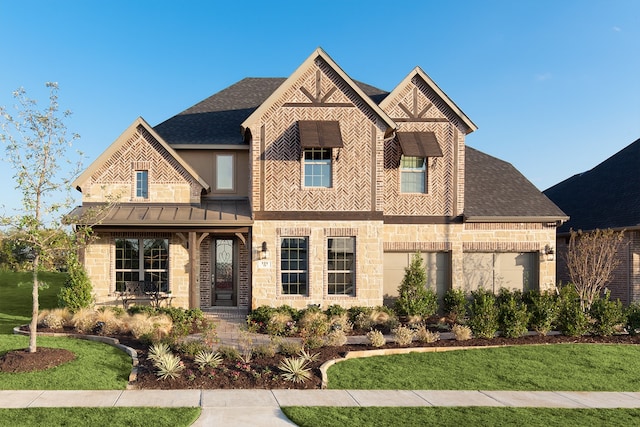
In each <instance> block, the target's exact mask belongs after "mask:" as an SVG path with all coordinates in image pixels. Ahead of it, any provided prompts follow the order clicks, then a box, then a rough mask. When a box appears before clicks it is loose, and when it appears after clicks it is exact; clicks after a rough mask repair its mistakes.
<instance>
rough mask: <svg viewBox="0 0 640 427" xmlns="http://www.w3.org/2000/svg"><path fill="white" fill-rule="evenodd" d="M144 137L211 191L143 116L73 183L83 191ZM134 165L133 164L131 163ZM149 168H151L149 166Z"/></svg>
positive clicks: (200, 184) (201, 187) (201, 188)
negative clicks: (119, 153) (113, 159)
mask: <svg viewBox="0 0 640 427" xmlns="http://www.w3.org/2000/svg"><path fill="white" fill-rule="evenodd" d="M138 138H142V139H144V140H145V141H146V142H147V143H148V144H152V145H153V144H157V145H158V147H157V148H159V149H162V150H165V151H166V152H167V154H168V155H169V158H170V163H171V164H172V166H173V167H174V168H176V170H179V171H183V172H182V173H184V174H185V175H186V176H185V178H186V179H188V180H191V181H193V182H194V183H196V185H197V186H199V187H200V191H201V190H205V191H207V192H209V191H210V190H211V186H210V185H209V184H207V183H206V182H205V181H204V179H202V178H201V177H200V176H199V175H198V174H197V173H196V172H195V171H194V170H193V168H191V166H189V164H187V163H186V162H185V161H184V160H182V158H181V157H180V156H179V155H178V154H177V153H176V151H175V150H174V149H173V148H171V147H170V146H169V144H167V143H166V142H165V141H164V140H163V139H162V137H160V135H158V134H157V133H156V132H155V131H154V130H153V128H152V127H151V126H149V124H148V123H147V122H146V121H145V120H144V119H143V118H142V117H138V118H137V119H136V120H135V121H134V122H133V123H132V124H131V125H130V126H129V127H128V128H127V129H126V130H125V131H124V132H123V133H122V134H121V135H120V136H119V137H118V138H117V139H116V140H115V141H114V142H113V143H112V144H111V145H110V146H109V148H107V149H106V150H105V151H104V152H103V153H102V154H101V155H100V156H99V157H98V158H97V159H96V160H95V161H94V162H93V163H91V165H90V166H89V167H88V168H87V169H86V170H85V171H84V172H83V173H82V174H80V176H78V178H76V179H75V180H74V181H73V183H72V184H71V185H72V186H73V187H74V188H76V189H77V190H78V191H80V192H82V187H83V186H84V185H85V184H86V183H87V182H90V181H91V180H92V177H93V176H94V175H95V174H96V173H100V172H101V170H103V169H105V166H106V165H107V162H109V160H111V159H112V158H113V157H114V156H117V154H118V152H119V151H120V150H121V149H123V148H124V147H126V146H127V145H131V144H132V143H133V142H135V141H133V140H134V139H138ZM139 162H145V163H146V159H137V160H136V162H135V163H139ZM128 166H132V167H133V164H129V165H128ZM147 169H149V168H147Z"/></svg>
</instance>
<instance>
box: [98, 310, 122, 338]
mask: <svg viewBox="0 0 640 427" xmlns="http://www.w3.org/2000/svg"><path fill="white" fill-rule="evenodd" d="M95 321H96V326H95V327H94V331H95V332H96V333H98V334H104V335H114V334H118V333H120V332H122V330H123V329H124V328H123V325H124V322H123V320H122V318H121V317H119V316H118V314H117V313H116V312H115V311H113V310H111V309H110V308H108V307H103V308H102V309H100V310H98V311H97V312H96V316H95Z"/></svg>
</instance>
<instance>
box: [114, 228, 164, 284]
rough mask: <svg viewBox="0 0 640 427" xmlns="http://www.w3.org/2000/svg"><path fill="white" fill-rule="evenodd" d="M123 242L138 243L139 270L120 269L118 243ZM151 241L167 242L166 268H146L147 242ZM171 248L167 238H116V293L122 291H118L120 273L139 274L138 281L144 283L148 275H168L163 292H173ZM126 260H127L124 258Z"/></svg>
mask: <svg viewBox="0 0 640 427" xmlns="http://www.w3.org/2000/svg"><path fill="white" fill-rule="evenodd" d="M121 240H132V241H134V240H135V241H137V245H138V248H137V250H138V268H118V241H121ZM150 240H163V241H164V242H165V245H166V260H165V261H164V262H165V263H166V268H145V241H150ZM170 246H171V242H170V240H169V239H168V238H166V237H158V238H151V237H133V236H128V237H116V238H115V239H114V242H113V248H114V264H113V265H114V287H113V288H114V290H116V291H120V289H118V278H117V276H118V273H137V274H138V281H139V282H143V281H146V280H145V275H146V273H165V275H166V283H163V285H162V287H161V290H162V291H163V292H171V286H170V283H171V280H170V275H169V272H170V258H169V252H170ZM123 259H126V258H123ZM131 259H133V258H131ZM124 282H127V280H125V281H124Z"/></svg>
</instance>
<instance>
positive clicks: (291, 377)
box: [278, 357, 311, 383]
mask: <svg viewBox="0 0 640 427" xmlns="http://www.w3.org/2000/svg"><path fill="white" fill-rule="evenodd" d="M278 369H280V370H281V371H282V374H280V375H281V376H282V378H283V379H284V380H286V381H291V382H294V383H303V382H305V381H307V380H308V379H310V378H311V369H310V368H309V367H308V362H307V361H306V360H304V358H302V357H286V358H284V359H282V362H280V364H279V365H278Z"/></svg>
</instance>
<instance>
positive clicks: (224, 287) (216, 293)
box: [211, 239, 236, 306]
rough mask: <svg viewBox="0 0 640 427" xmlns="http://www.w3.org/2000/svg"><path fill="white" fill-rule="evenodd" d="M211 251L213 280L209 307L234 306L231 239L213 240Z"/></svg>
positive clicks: (234, 287) (233, 263)
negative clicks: (211, 298)
mask: <svg viewBox="0 0 640 427" xmlns="http://www.w3.org/2000/svg"><path fill="white" fill-rule="evenodd" d="M213 247H214V251H213V261H214V262H213V265H214V271H213V278H212V279H213V280H212V288H213V289H212V294H213V300H212V302H211V305H215V306H235V305H236V286H235V274H234V267H235V253H234V249H235V248H234V244H233V239H215V240H214V246H213Z"/></svg>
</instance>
